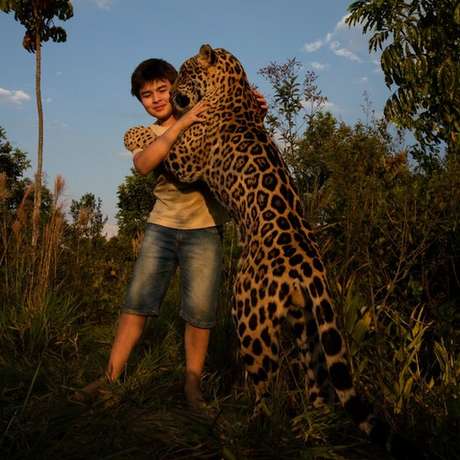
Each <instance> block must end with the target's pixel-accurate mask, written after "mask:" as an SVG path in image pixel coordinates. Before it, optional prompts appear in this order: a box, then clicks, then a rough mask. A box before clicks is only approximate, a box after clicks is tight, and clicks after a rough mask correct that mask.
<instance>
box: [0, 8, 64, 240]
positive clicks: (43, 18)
mask: <svg viewBox="0 0 460 460" xmlns="http://www.w3.org/2000/svg"><path fill="white" fill-rule="evenodd" d="M0 10H1V11H4V12H5V13H10V12H14V19H16V21H19V22H20V23H21V24H22V25H23V26H24V27H25V28H26V31H25V34H24V40H23V46H24V48H25V49H26V50H27V51H29V52H30V53H35V96H36V101H37V115H38V146H37V170H36V172H35V187H34V212H33V227H32V228H33V230H32V246H33V247H35V246H36V244H37V241H38V234H39V224H40V206H41V189H42V175H43V172H42V171H43V105H42V96H41V45H42V43H43V42H46V41H48V40H49V39H51V40H53V41H54V42H64V41H66V39H67V34H66V32H65V30H64V29H63V28H62V27H57V26H55V25H54V17H55V16H57V17H58V18H59V19H60V20H61V21H66V20H67V19H69V18H71V17H72V16H73V7H72V3H71V2H70V0H0Z"/></svg>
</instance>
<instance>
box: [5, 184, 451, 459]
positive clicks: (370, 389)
mask: <svg viewBox="0 0 460 460" xmlns="http://www.w3.org/2000/svg"><path fill="white" fill-rule="evenodd" d="M0 185H1V184H0ZM61 190H62V184H60V183H59V181H58V182H57V184H56V189H55V191H54V194H53V197H54V201H53V204H52V206H51V209H50V211H49V213H48V214H47V215H46V216H45V217H44V219H43V225H42V234H41V238H40V242H39V245H38V246H37V247H32V246H31V245H30V228H31V222H30V219H31V209H30V202H29V205H28V201H27V192H26V197H25V198H24V200H23V202H22V203H21V205H20V206H19V208H18V209H17V210H15V212H14V213H11V212H9V211H8V210H5V209H3V210H2V224H1V229H0V237H1V244H2V246H1V250H2V252H1V267H2V268H1V290H2V303H1V310H0V330H1V334H0V388H1V390H0V391H1V393H0V397H1V415H0V436H1V438H0V451H1V452H2V455H1V456H2V458H5V459H6V458H8V459H29V458H30V459H41V458H43V459H52V458H54V457H55V458H63V459H83V458H84V459H93V458H94V459H138V458H141V459H142V458H149V459H190V458H197V459H199V458H203V459H206V458H209V459H221V458H224V459H227V460H233V459H271V458H273V459H275V458H276V459H294V458H296V459H297V458H298V459H373V460H378V459H380V458H382V459H384V458H387V457H386V455H385V453H384V452H381V451H379V450H378V449H376V448H375V447H374V446H371V445H370V444H368V442H367V441H366V440H365V439H364V438H363V436H362V435H361V434H360V433H359V432H358V430H357V429H356V427H355V426H354V425H353V424H352V422H351V421H350V419H349V418H348V417H347V416H346V414H344V412H343V411H342V410H341V409H340V408H337V407H325V408H323V409H313V408H311V407H309V406H308V404H307V403H306V401H305V395H304V391H303V384H302V382H299V381H296V380H295V379H294V378H293V376H292V372H291V368H290V365H289V360H288V359H287V356H288V354H289V347H290V346H291V345H290V342H289V341H286V342H285V348H284V355H283V358H282V366H281V371H280V373H279V375H278V376H277V379H276V381H275V382H273V385H272V393H271V394H272V400H271V407H270V410H271V416H270V417H267V418H266V419H263V420H256V421H250V418H249V417H250V414H251V410H252V402H253V397H252V393H251V391H252V390H251V388H250V386H249V385H248V382H247V381H246V377H245V372H244V369H243V367H242V364H241V362H240V361H239V359H238V352H237V342H236V337H235V334H234V331H233V325H232V322H231V319H230V313H229V309H230V301H231V300H230V299H231V288H232V284H233V274H234V271H235V266H236V261H237V257H238V252H239V249H238V246H237V243H236V237H235V232H234V229H233V228H232V227H229V228H228V229H227V235H226V239H225V281H224V283H223V286H222V292H221V299H222V303H221V305H220V307H219V312H218V325H217V327H216V328H215V329H214V330H213V333H212V338H211V343H210V347H209V353H208V359H207V365H206V372H205V375H204V377H203V388H204V390H205V394H206V398H207V399H208V401H209V406H210V410H209V412H208V413H196V412H194V411H192V410H191V409H189V408H188V407H187V405H186V403H185V400H184V395H183V373H184V369H183V366H184V352H183V341H182V337H183V327H184V325H183V322H182V321H181V320H180V318H179V317H178V315H177V306H178V305H179V294H178V292H179V290H178V286H177V281H175V282H174V284H173V286H171V288H170V290H169V292H168V295H167V298H166V300H165V303H164V309H163V312H162V315H161V317H160V318H159V319H156V320H152V321H151V322H150V323H149V324H148V327H147V329H146V331H145V335H144V338H143V340H142V343H141V344H140V345H139V346H138V348H137V349H136V350H135V353H134V356H133V357H132V359H131V360H130V363H129V366H128V367H127V369H126V372H125V373H124V374H123V376H122V379H121V380H120V381H119V382H117V383H116V384H113V385H111V386H110V387H107V388H106V392H105V393H104V395H103V396H101V397H100V398H98V399H96V400H94V401H88V402H85V403H81V402H77V401H75V400H74V399H73V398H72V396H73V394H74V391H75V390H76V389H79V388H82V387H83V386H84V385H86V384H87V383H88V382H91V381H92V380H94V379H96V378H98V377H99V376H101V374H102V373H103V370H104V367H105V365H106V363H107V360H108V355H109V352H110V346H111V342H112V339H113V334H114V331H115V327H116V320H117V317H118V311H119V305H120V303H121V301H122V296H123V291H124V288H125V287H126V283H127V281H128V278H129V275H130V273H131V268H132V262H133V260H134V259H135V251H136V248H137V247H138V245H137V244H134V243H135V242H134V243H133V244H131V242H130V243H129V244H125V246H123V247H124V251H125V252H123V251H122V250H121V249H120V248H121V246H120V245H121V243H120V242H118V243H117V242H116V241H111V242H106V241H105V240H103V239H101V240H97V241H89V240H87V239H84V238H82V237H80V236H78V235H75V234H74V233H72V232H71V231H70V229H69V227H68V226H66V223H65V220H64V216H63V213H62V210H61V205H60V193H61ZM0 192H1V190H0ZM5 193H7V191H5V189H3V195H2V193H0V197H1V196H6V195H5ZM319 237H320V238H323V240H322V246H323V248H325V254H326V257H328V254H330V252H331V249H330V241H331V240H328V239H327V238H324V237H322V236H321V235H319ZM328 241H329V243H328ZM117 245H118V246H117ZM341 257H342V256H341ZM342 259H343V257H342ZM344 263H346V264H347V267H349V266H350V261H348V262H347V261H345V262H344ZM339 268H340V265H339V264H338V263H336V264H334V263H331V264H330V273H331V279H332V280H333V283H332V285H333V288H334V294H335V296H336V298H337V309H338V312H339V314H340V318H341V322H342V324H343V330H344V332H345V334H346V336H347V338H348V342H349V348H350V355H351V359H352V366H353V372H354V376H355V379H356V382H357V387H358V388H359V389H360V391H362V392H363V393H364V394H365V395H366V397H367V398H368V399H369V400H370V401H371V402H372V403H373V404H374V405H375V407H376V409H377V412H378V413H379V414H380V415H381V416H382V417H384V418H385V419H386V420H387V421H388V422H389V423H390V425H391V426H392V427H393V428H394V430H395V431H397V432H399V433H401V434H403V435H404V436H406V437H407V438H408V439H410V440H411V441H412V442H415V443H416V444H417V445H418V447H419V448H420V449H421V450H422V451H423V452H424V453H425V454H426V458H429V459H455V458H460V454H459V452H460V441H459V422H460V401H459V393H460V392H459V387H458V378H459V375H460V365H459V364H460V362H459V354H458V343H457V342H456V338H458V329H457V327H456V324H457V321H458V317H457V315H458V313H457V312H458V309H457V306H456V303H455V299H454V300H451V301H449V299H447V300H445V301H444V302H443V303H442V304H441V305H440V307H439V311H437V312H438V313H437V314H438V320H437V323H436V324H435V323H434V322H433V320H429V319H427V315H426V309H427V308H428V306H427V305H425V304H424V303H423V302H420V301H417V302H413V303H411V302H410V299H411V298H412V297H409V301H406V303H404V302H403V301H402V300H401V299H402V298H406V299H407V298H408V297H404V296H400V297H399V298H398V297H396V296H395V295H393V294H394V290H392V291H391V292H392V295H391V296H390V295H388V296H387V297H384V298H382V297H380V300H379V303H378V302H377V301H374V300H373V298H372V296H370V295H369V292H371V294H372V291H369V292H368V294H366V295H368V296H367V297H366V295H365V291H364V290H363V288H362V286H363V284H362V283H361V284H360V282H359V281H360V280H359V277H358V271H356V272H353V271H352V272H351V275H350V276H348V278H347V279H348V281H347V283H346V284H345V283H340V282H339V281H338V280H339V279H342V278H340V276H339V273H340V270H339ZM375 270H377V268H376V269H375ZM374 273H377V271H375V272H374ZM404 292H405V293H407V291H404ZM410 292H413V291H410ZM410 295H411V296H412V295H413V294H410ZM382 302H384V303H385V305H383V303H382ZM407 302H409V303H407ZM435 326H436V327H435ZM437 331H442V335H439V334H437Z"/></svg>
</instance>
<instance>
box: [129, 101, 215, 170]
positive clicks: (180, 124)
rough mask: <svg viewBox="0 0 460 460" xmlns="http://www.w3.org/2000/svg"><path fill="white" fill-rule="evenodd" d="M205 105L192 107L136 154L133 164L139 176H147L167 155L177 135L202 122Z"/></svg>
mask: <svg viewBox="0 0 460 460" xmlns="http://www.w3.org/2000/svg"><path fill="white" fill-rule="evenodd" d="M207 108H208V107H207V104H206V102H205V101H201V102H199V103H198V104H196V105H195V106H194V107H192V108H191V109H190V110H189V111H188V112H187V113H186V114H184V115H183V116H182V117H181V118H179V119H178V120H176V122H175V123H174V124H173V125H171V126H170V127H169V128H168V129H167V130H166V131H165V132H164V133H163V134H162V135H161V136H158V137H157V138H156V139H155V140H154V141H153V142H152V143H151V144H149V145H148V146H147V147H145V148H144V150H142V151H141V152H138V153H136V154H135V155H134V157H133V163H134V167H135V169H136V171H137V172H138V173H139V174H142V175H147V174H148V173H150V172H151V171H152V170H154V169H155V168H156V167H157V166H158V165H159V164H160V163H161V162H162V161H163V160H164V159H165V158H166V156H167V155H168V153H169V151H170V150H171V147H172V146H173V144H174V142H176V140H177V138H178V137H179V135H180V134H181V133H182V131H184V130H185V129H187V128H188V127H189V126H191V125H192V124H193V123H196V122H203V121H204V120H205V118H206V111H207Z"/></svg>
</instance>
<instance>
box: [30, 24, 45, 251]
mask: <svg viewBox="0 0 460 460" xmlns="http://www.w3.org/2000/svg"><path fill="white" fill-rule="evenodd" d="M35 98H36V101H37V115H38V148H37V170H36V172H35V189H34V212H33V215H32V247H34V248H35V246H36V245H37V241H38V235H39V232H40V208H41V202H42V168H43V105H42V94H41V40H40V33H39V32H36V33H35Z"/></svg>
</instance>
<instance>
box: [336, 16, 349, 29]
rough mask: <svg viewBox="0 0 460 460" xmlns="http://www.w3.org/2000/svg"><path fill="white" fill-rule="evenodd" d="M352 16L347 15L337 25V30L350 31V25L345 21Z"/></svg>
mask: <svg viewBox="0 0 460 460" xmlns="http://www.w3.org/2000/svg"><path fill="white" fill-rule="evenodd" d="M348 16H350V15H349V14H346V15H345V16H344V17H343V18H342V19H341V20H340V21H339V22H338V23H337V24H336V25H335V30H336V31H337V30H345V29H348V25H347V24H346V23H345V20H346V19H347V18H348Z"/></svg>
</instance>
